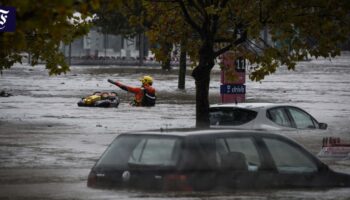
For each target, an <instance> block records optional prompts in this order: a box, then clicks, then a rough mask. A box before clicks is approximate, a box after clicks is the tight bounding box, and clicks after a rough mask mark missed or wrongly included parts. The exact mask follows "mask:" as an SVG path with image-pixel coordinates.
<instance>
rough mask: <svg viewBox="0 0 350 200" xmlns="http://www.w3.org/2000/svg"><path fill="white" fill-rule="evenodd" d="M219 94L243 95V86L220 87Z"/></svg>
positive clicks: (229, 85)
mask: <svg viewBox="0 0 350 200" xmlns="http://www.w3.org/2000/svg"><path fill="white" fill-rule="evenodd" d="M220 94H245V85H232V84H225V85H221V86H220Z"/></svg>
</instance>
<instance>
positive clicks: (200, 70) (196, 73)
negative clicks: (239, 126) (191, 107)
mask: <svg viewBox="0 0 350 200" xmlns="http://www.w3.org/2000/svg"><path fill="white" fill-rule="evenodd" d="M212 47H213V46H212V45H208V44H204V45H203V46H202V48H201V50H200V52H199V64H198V66H197V67H196V68H195V69H194V70H193V72H192V76H193V78H194V79H195V84H196V127H197V128H209V125H210V122H209V83H210V72H211V70H212V68H213V67H214V52H213V48H212Z"/></svg>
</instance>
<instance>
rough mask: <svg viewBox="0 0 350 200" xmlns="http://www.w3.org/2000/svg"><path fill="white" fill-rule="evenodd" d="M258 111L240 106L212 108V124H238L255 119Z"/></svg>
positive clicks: (210, 114) (210, 115) (210, 112)
mask: <svg viewBox="0 0 350 200" xmlns="http://www.w3.org/2000/svg"><path fill="white" fill-rule="evenodd" d="M256 116H257V112H255V111H252V110H246V109H240V108H211V109H210V111H209V117H210V125H224V126H225V125H226V126H238V125H242V124H245V123H248V122H250V121H251V120H253V119H255V117H256Z"/></svg>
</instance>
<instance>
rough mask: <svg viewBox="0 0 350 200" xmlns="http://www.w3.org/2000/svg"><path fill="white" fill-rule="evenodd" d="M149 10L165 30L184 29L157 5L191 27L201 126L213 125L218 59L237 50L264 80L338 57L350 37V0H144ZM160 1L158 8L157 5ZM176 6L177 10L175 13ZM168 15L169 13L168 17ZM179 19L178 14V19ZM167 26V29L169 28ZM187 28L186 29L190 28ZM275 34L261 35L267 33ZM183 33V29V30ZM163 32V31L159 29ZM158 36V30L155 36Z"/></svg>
mask: <svg viewBox="0 0 350 200" xmlns="http://www.w3.org/2000/svg"><path fill="white" fill-rule="evenodd" d="M145 3H148V4H150V5H153V6H148V7H147V8H148V9H149V10H148V13H157V15H158V16H159V18H162V19H166V21H163V22H160V23H162V24H161V26H163V28H162V30H167V29H168V30H169V29H172V30H173V31H174V32H176V34H175V36H174V37H171V38H169V40H170V41H174V43H179V42H180V40H181V38H177V36H178V35H181V34H180V33H181V32H183V30H184V28H177V27H176V26H177V25H178V24H179V23H180V22H177V23H173V22H172V20H173V19H172V18H169V17H168V18H167V16H171V15H169V13H163V12H159V8H158V9H154V8H155V7H162V8H168V9H170V8H171V11H172V12H177V13H178V12H180V13H181V16H182V18H181V19H179V20H181V21H182V22H185V23H186V24H187V26H188V27H190V28H191V33H192V34H191V37H189V38H188V41H189V42H188V43H189V44H190V45H188V47H189V49H188V50H189V51H190V52H193V51H196V52H195V53H192V54H190V56H191V58H192V59H193V60H194V61H196V63H197V65H196V67H195V68H194V70H193V72H192V76H193V77H194V79H195V84H196V126H197V127H208V126H209V100H208V93H209V82H210V73H211V70H212V68H213V66H214V64H215V60H216V58H218V56H220V55H221V54H222V53H224V52H227V51H233V52H235V53H236V54H237V56H244V57H245V58H246V59H248V60H249V62H250V63H251V64H252V65H251V67H250V70H251V71H252V72H251V74H250V79H252V80H255V81H259V80H262V79H263V78H264V77H265V76H266V75H269V74H271V73H274V72H275V71H276V69H277V68H278V67H279V66H281V65H286V66H287V67H288V69H290V70H293V69H295V66H296V62H297V61H299V60H302V59H304V58H305V57H306V56H315V57H318V56H323V57H334V56H336V55H339V53H340V50H339V48H338V46H339V44H340V43H341V42H343V41H345V40H346V39H347V36H348V35H349V32H350V30H349V28H350V26H349V22H350V14H349V13H350V12H349V11H350V2H349V1H347V0H310V1H305V0H285V1H279V0H171V1H162V0H158V1H157V0H154V1H145ZM155 4H157V6H154V5H155ZM174 10H176V11H174ZM163 15H164V16H163ZM177 19H178V18H177ZM164 26H165V27H164ZM185 30H186V28H185ZM263 30H266V31H267V33H268V34H269V35H270V37H271V38H270V39H269V41H267V40H266V39H267V37H265V38H264V37H262V31H263ZM179 32H180V33H179ZM159 34H164V31H158V35H159ZM156 35H157V34H156Z"/></svg>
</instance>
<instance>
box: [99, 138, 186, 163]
mask: <svg viewBox="0 0 350 200" xmlns="http://www.w3.org/2000/svg"><path fill="white" fill-rule="evenodd" d="M180 147H181V138H179V137H170V136H166V137H159V136H151V135H123V136H120V137H118V138H116V140H114V141H113V143H112V144H111V145H110V146H109V148H107V150H106V152H105V153H104V154H103V155H102V157H101V159H100V160H99V161H98V162H97V167H102V166H103V167H112V168H114V169H125V168H127V167H128V165H130V164H137V165H159V166H174V165H176V163H177V160H178V158H179V155H180Z"/></svg>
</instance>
